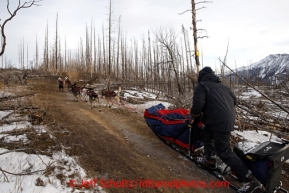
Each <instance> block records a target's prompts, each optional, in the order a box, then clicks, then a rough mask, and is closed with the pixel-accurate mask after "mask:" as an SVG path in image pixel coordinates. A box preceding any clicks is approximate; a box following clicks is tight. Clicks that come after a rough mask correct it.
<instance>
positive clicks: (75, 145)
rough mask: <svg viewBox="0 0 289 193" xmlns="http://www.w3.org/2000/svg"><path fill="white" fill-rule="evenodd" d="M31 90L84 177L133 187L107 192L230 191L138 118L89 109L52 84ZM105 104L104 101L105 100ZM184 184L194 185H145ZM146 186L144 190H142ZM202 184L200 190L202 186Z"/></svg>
mask: <svg viewBox="0 0 289 193" xmlns="http://www.w3.org/2000/svg"><path fill="white" fill-rule="evenodd" d="M32 90H35V91H36V92H37V93H39V94H37V95H36V96H35V99H36V100H40V101H43V103H45V105H46V106H47V107H46V108H47V109H48V111H47V114H48V115H47V116H49V117H50V118H51V120H52V121H54V122H52V124H51V125H50V126H49V127H50V130H51V132H53V130H55V129H56V128H57V129H59V128H62V129H64V130H68V131H69V132H71V134H70V135H57V136H56V137H57V141H58V142H59V144H60V143H61V144H62V145H63V147H65V149H66V152H67V154H69V155H71V156H77V157H78V159H77V160H78V161H79V164H80V165H81V166H82V167H83V168H84V169H85V170H86V171H87V174H88V178H93V179H98V180H100V179H103V182H108V181H109V180H110V182H112V181H114V182H121V181H122V180H123V182H125V180H129V181H126V183H127V184H128V182H134V184H138V186H137V187H135V188H107V189H105V190H106V191H107V192H123V193H127V192H150V193H151V192H165V193H167V192H173V193H175V192H184V193H186V192H202V193H203V192H210V193H214V192H222V193H227V192H228V193H230V192H235V191H234V190H232V189H230V188H228V187H226V188H212V187H209V186H210V185H209V184H210V183H211V184H214V183H217V184H219V182H218V180H217V179H216V178H214V177H213V176H211V175H209V174H208V173H207V172H206V171H204V170H202V169H200V168H198V167H197V166H196V165H195V164H194V163H193V162H192V161H189V160H188V159H186V158H184V157H183V156H181V155H180V154H179V153H177V152H176V151H174V150H173V149H171V148H169V147H168V146H167V145H165V144H164V143H163V142H162V141H161V140H159V139H158V137H157V136H155V134H154V133H153V132H152V131H151V130H150V128H149V127H148V126H147V125H146V123H145V120H144V118H143V115H142V114H139V113H135V112H133V111H130V110H128V109H125V108H121V107H119V106H117V105H114V106H113V107H112V108H107V107H105V106H103V107H102V111H101V112H99V111H98V108H94V109H93V110H91V109H90V105H89V103H86V102H74V100H73V95H72V94H71V93H70V92H68V91H67V90H65V91H64V92H60V91H59V90H58V86H57V85H56V84H49V83H36V84H35V85H34V86H33V87H32ZM103 103H104V101H103ZM145 180H151V181H150V182H156V181H159V182H163V183H165V182H168V181H172V182H174V180H178V181H181V180H185V181H188V182H189V181H191V182H194V184H193V187H191V188H189V187H183V188H179V187H176V186H175V185H174V184H168V186H167V187H165V186H163V187H161V188H151V187H150V185H147V184H144V182H145ZM141 183H143V184H142V185H145V187H140V186H141ZM204 183H205V184H206V185H207V187H206V188H201V187H200V184H204Z"/></svg>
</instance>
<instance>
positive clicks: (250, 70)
mask: <svg viewBox="0 0 289 193" xmlns="http://www.w3.org/2000/svg"><path fill="white" fill-rule="evenodd" d="M236 72H237V74H238V75H240V76H241V77H242V78H245V79H246V80H250V81H252V82H255V81H262V82H264V83H276V82H280V81H283V80H285V79H286V78H288V77H289V54H271V55H269V56H267V57H266V58H264V59H262V60H260V61H259V62H256V63H253V64H251V65H249V66H243V67H240V68H237V70H236Z"/></svg>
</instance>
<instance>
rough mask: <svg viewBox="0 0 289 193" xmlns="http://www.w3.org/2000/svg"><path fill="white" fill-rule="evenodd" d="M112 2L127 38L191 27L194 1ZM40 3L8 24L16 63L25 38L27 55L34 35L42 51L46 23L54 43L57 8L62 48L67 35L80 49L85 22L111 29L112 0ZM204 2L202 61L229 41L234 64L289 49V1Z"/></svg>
mask: <svg viewBox="0 0 289 193" xmlns="http://www.w3.org/2000/svg"><path fill="white" fill-rule="evenodd" d="M26 1H27V0H26ZM21 2H24V0H21ZM196 2H200V1H196ZM17 3H18V0H10V4H11V6H10V8H11V10H14V8H15V4H17ZM112 3H113V17H114V27H117V26H118V19H119V16H121V26H122V30H123V31H125V32H127V36H128V37H129V38H136V39H139V40H142V39H143V37H144V35H145V37H147V32H148V30H150V31H153V30H156V29H157V28H159V27H163V28H173V29H174V30H175V32H176V34H180V36H181V26H182V25H184V27H185V28H186V29H189V28H190V27H191V23H192V22H191V20H192V19H191V18H192V15H191V12H186V13H184V14H179V13H182V12H185V11H187V10H190V8H191V1H190V0H113V1H112ZM39 4H40V5H41V6H33V7H31V8H29V9H22V10H20V11H19V12H18V13H17V15H16V16H15V18H13V19H12V20H11V21H9V22H8V24H7V25H6V27H5V34H6V36H7V46H6V50H5V54H4V56H5V58H6V60H8V61H10V62H11V63H13V64H16V66H17V65H18V58H19V57H18V47H19V45H20V44H21V43H22V41H23V39H24V44H25V50H26V49H27V48H26V47H27V45H28V53H29V57H28V58H29V60H33V59H34V58H35V50H36V48H35V47H36V36H37V40H38V49H39V54H41V55H42V53H43V48H44V41H45V39H44V37H45V29H46V25H47V23H48V26H49V44H50V45H52V42H53V41H54V39H55V25H56V24H55V23H56V15H57V13H58V30H59V37H60V39H61V43H62V49H64V41H65V38H66V42H67V47H68V48H70V49H76V48H77V46H78V42H79V40H80V38H82V39H84V40H85V30H86V25H88V26H89V27H90V26H91V21H93V25H95V28H96V34H97V35H100V36H102V25H104V26H105V27H106V29H107V20H108V7H109V0H42V1H41V2H40V3H39ZM6 5H7V1H6V0H0V18H1V21H0V22H1V24H3V21H4V20H5V19H7V17H8V12H7V9H6ZM203 6H205V7H206V8H204V9H200V10H199V11H197V18H198V19H199V20H202V21H201V22H198V24H197V25H198V28H202V29H206V31H207V35H208V36H209V38H205V39H199V49H200V51H201V57H202V61H201V62H202V63H203V65H204V66H211V67H214V68H215V66H219V62H218V59H219V57H220V58H221V59H223V58H224V56H225V54H226V50H227V44H228V43H229V51H228V55H227V62H228V64H229V65H230V66H231V67H235V66H236V65H237V67H240V66H246V65H248V64H250V63H254V62H258V61H259V60H261V59H263V58H265V57H266V56H268V55H270V54H283V53H287V54H288V53H289V11H288V10H289V0H274V1H273V0H213V1H212V3H206V4H200V5H198V6H197V8H200V7H203ZM203 35H205V34H203ZM191 44H192V42H191ZM192 47H193V45H192ZM25 52H26V51H25ZM25 58H26V55H25ZM41 58H42V57H41ZM25 60H26V59H25ZM235 64H236V65H235ZM17 67H18V66H17Z"/></svg>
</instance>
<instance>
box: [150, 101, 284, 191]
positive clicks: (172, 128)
mask: <svg viewBox="0 0 289 193" xmlns="http://www.w3.org/2000/svg"><path fill="white" fill-rule="evenodd" d="M144 119H145V121H146V123H147V125H148V126H149V127H150V129H151V130H152V131H153V132H154V133H155V134H156V136H158V137H159V138H160V139H161V140H162V141H163V142H164V143H166V144H167V145H169V146H170V147H171V148H173V149H175V150H176V151H178V152H179V153H181V154H182V155H184V156H185V157H187V158H188V159H190V160H192V161H195V157H196V156H199V151H198V150H199V149H201V148H202V147H203V143H202V141H201V134H200V129H199V127H198V124H197V123H195V122H194V124H192V122H193V121H194V120H193V119H192V118H191V117H190V115H189V111H188V110H187V109H182V108H179V109H174V110H169V109H166V108H165V106H164V105H163V104H161V103H160V104H158V105H155V106H152V107H150V108H147V109H146V110H145V112H144ZM233 150H234V152H235V153H236V154H237V156H239V157H240V158H241V159H242V160H243V161H244V163H245V164H246V165H247V166H248V168H249V169H250V170H251V171H252V172H253V174H254V175H255V176H256V178H257V179H258V180H259V181H260V182H261V183H262V184H263V185H264V187H265V188H266V192H267V193H273V192H276V191H277V190H278V191H281V192H288V191H287V190H285V189H284V188H283V187H282V182H281V180H280V177H281V173H282V168H283V165H284V163H285V161H286V160H288V159H289V142H286V141H284V142H283V143H276V142H270V141H267V142H264V143H262V144H256V143H252V142H246V141H244V142H239V143H237V144H236V145H235V146H234V148H233ZM216 168H217V169H216V170H214V171H212V170H209V169H206V170H207V171H208V172H209V173H210V174H212V175H214V176H215V177H217V178H218V179H220V180H222V181H226V182H228V183H230V186H231V187H232V188H233V189H235V190H238V189H239V185H236V183H235V184H234V182H236V181H232V177H233V178H234V179H236V176H235V175H234V171H231V169H230V167H228V166H227V165H226V164H225V163H223V162H222V161H221V160H220V159H217V167H216ZM203 169H204V168H203Z"/></svg>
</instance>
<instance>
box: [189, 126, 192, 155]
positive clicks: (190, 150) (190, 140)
mask: <svg viewBox="0 0 289 193" xmlns="http://www.w3.org/2000/svg"><path fill="white" fill-rule="evenodd" d="M189 130H190V131H189V134H190V135H189V149H188V150H189V156H190V157H191V156H192V127H190V128H189Z"/></svg>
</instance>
